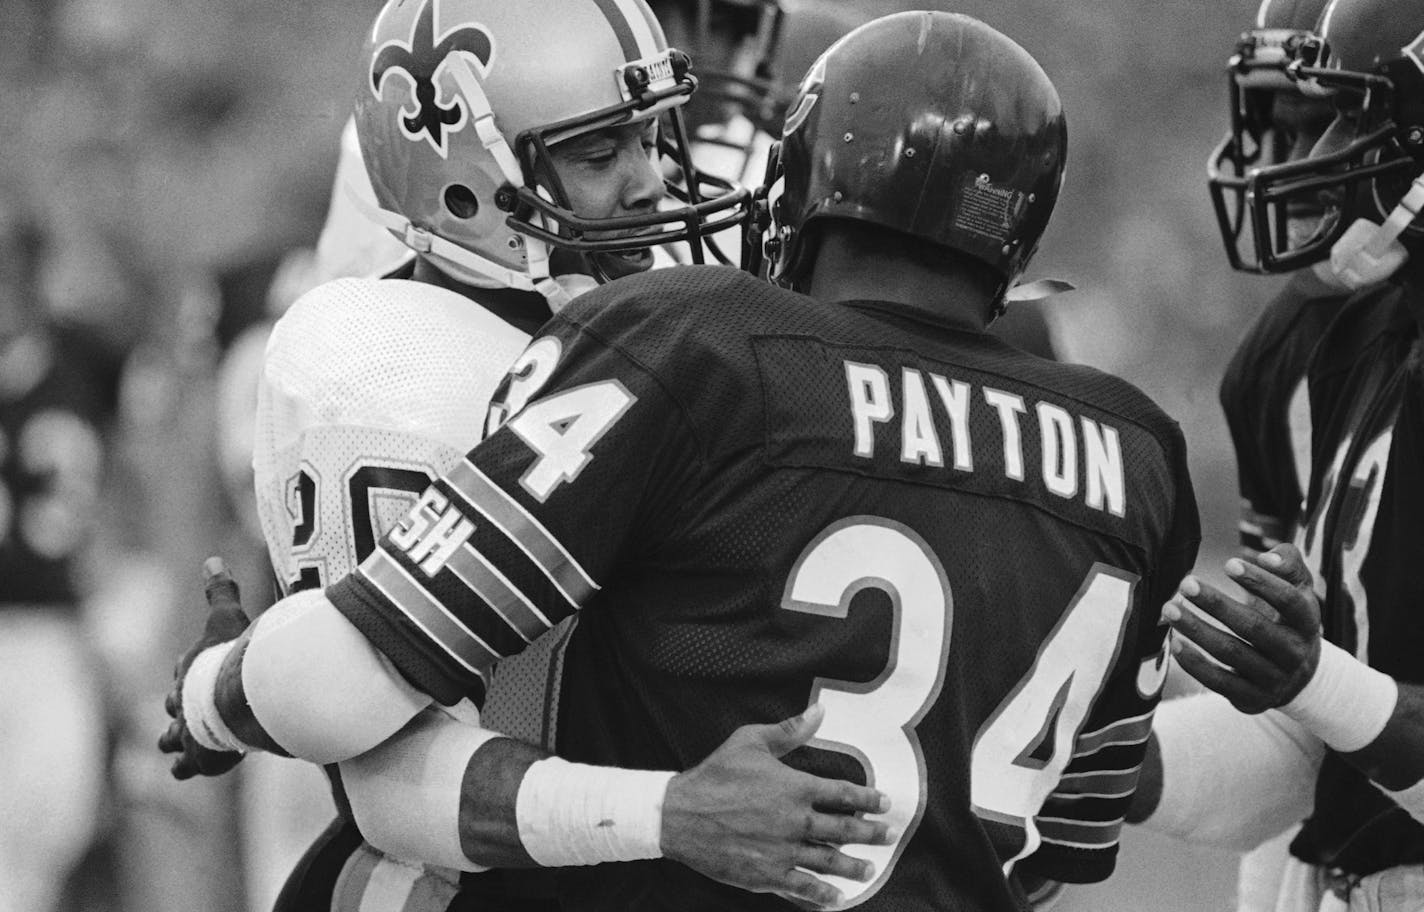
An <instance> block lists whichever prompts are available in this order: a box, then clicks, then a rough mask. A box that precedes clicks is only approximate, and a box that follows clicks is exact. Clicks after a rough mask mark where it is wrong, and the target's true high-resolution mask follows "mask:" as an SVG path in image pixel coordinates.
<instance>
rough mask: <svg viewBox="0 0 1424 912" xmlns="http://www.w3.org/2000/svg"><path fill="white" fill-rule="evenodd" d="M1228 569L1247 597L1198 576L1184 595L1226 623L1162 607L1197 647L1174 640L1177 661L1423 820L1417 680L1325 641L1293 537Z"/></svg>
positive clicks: (1423, 752)
mask: <svg viewBox="0 0 1424 912" xmlns="http://www.w3.org/2000/svg"><path fill="white" fill-rule="evenodd" d="M1226 573H1227V575H1228V576H1229V577H1231V578H1232V579H1233V580H1235V581H1236V582H1237V583H1238V584H1239V585H1240V586H1241V587H1242V589H1244V590H1245V592H1246V598H1245V599H1244V600H1238V599H1235V598H1233V597H1231V596H1229V595H1227V594H1225V593H1223V592H1221V591H1220V590H1218V589H1216V588H1215V587H1213V586H1211V585H1210V584H1208V583H1205V582H1202V581H1201V580H1199V579H1197V578H1195V577H1187V579H1185V580H1184V581H1183V582H1182V586H1181V595H1182V597H1183V599H1185V600H1186V601H1187V602H1190V603H1191V604H1192V605H1194V606H1196V607H1197V608H1199V609H1201V610H1202V611H1203V612H1205V613H1206V614H1207V615H1210V616H1211V617H1213V618H1215V619H1216V620H1218V621H1220V622H1221V623H1222V624H1224V625H1225V626H1226V628H1227V631H1229V632H1227V631H1222V630H1220V629H1218V628H1216V627H1215V626H1213V625H1211V624H1209V623H1208V622H1207V621H1206V620H1204V619H1202V618H1200V617H1198V616H1197V615H1196V614H1195V612H1193V611H1190V610H1185V609H1184V608H1183V607H1182V606H1180V605H1169V607H1168V608H1166V609H1164V615H1165V616H1166V617H1167V618H1168V620H1169V621H1170V623H1171V624H1172V626H1173V627H1174V628H1175V629H1177V630H1178V631H1180V632H1181V633H1182V634H1183V636H1184V637H1185V638H1186V639H1187V640H1190V641H1191V643H1192V644H1194V645H1195V646H1196V647H1197V648H1195V649H1194V648H1190V647H1186V646H1185V645H1184V644H1181V643H1179V644H1178V645H1177V648H1178V650H1179V651H1178V661H1179V662H1180V663H1181V665H1182V667H1183V668H1184V669H1186V670H1187V671H1188V672H1189V673H1190V674H1191V675H1192V676H1193V677H1195V678H1196V679H1197V680H1198V681H1200V682H1201V683H1202V684H1204V685H1206V686H1207V687H1209V688H1211V689H1212V690H1214V691H1216V692H1217V693H1220V694H1221V695H1222V696H1224V697H1226V698H1227V699H1228V700H1230V701H1231V703H1232V704H1233V705H1234V706H1235V707H1236V708H1237V709H1239V710H1241V711H1242V712H1245V713H1259V712H1263V711H1265V710H1267V709H1272V708H1279V709H1280V711H1281V712H1283V713H1284V714H1286V715H1287V716H1289V717H1291V718H1292V719H1295V720H1296V721H1297V722H1299V723H1300V724H1301V725H1303V726H1304V727H1305V728H1307V729H1309V730H1310V731H1311V732H1313V733H1314V734H1315V735H1316V736H1317V737H1319V738H1320V739H1321V740H1322V741H1324V742H1325V743H1326V744H1327V745H1329V746H1330V747H1331V748H1333V749H1334V750H1335V751H1337V752H1338V753H1340V754H1341V755H1342V756H1343V757H1344V759H1345V760H1347V761H1348V762H1350V763H1351V764H1353V765H1354V766H1355V767H1357V768H1358V769H1359V770H1360V771H1361V772H1363V773H1365V775H1367V776H1369V777H1370V779H1371V780H1373V781H1374V783H1375V784H1376V785H1377V786H1378V787H1379V788H1380V789H1381V790H1383V791H1384V792H1385V794H1387V795H1389V796H1390V797H1391V798H1393V799H1394V800H1395V801H1396V802H1398V803H1399V804H1400V806H1402V807H1404V808H1405V809H1406V810H1407V811H1409V813H1410V814H1411V815H1413V816H1414V817H1415V818H1416V819H1420V820H1424V687H1420V686H1418V685H1415V684H1408V683H1405V682H1401V681H1396V680H1395V679H1393V678H1391V677H1390V676H1389V675H1386V674H1384V673H1382V672H1380V671H1377V670H1376V669H1373V668H1370V667H1369V666H1368V665H1366V664H1365V663H1363V662H1361V661H1359V660H1357V659H1356V658H1355V657H1354V656H1352V655H1350V654H1349V653H1347V652H1345V651H1344V650H1342V649H1340V648H1339V647H1338V646H1335V645H1334V644H1332V643H1329V642H1326V641H1325V639H1324V638H1323V636H1322V635H1321V627H1320V602H1319V600H1318V599H1317V597H1316V596H1315V593H1314V591H1313V589H1312V586H1311V574H1310V571H1309V569H1307V568H1306V566H1305V561H1304V560H1303V558H1302V556H1301V554H1300V552H1299V551H1298V550H1297V549H1296V548H1295V547H1294V546H1292V545H1282V546H1280V547H1278V548H1274V549H1272V550H1271V551H1269V552H1267V553H1265V554H1263V555H1261V556H1260V557H1259V558H1257V559H1255V560H1253V561H1244V560H1231V561H1228V562H1227V563H1226ZM1233 634H1234V635H1233ZM1208 656H1210V657H1211V658H1212V659H1215V660H1216V661H1215V662H1213V661H1211V660H1209V659H1208V658H1207V657H1208ZM1217 663H1221V664H1224V665H1225V666H1226V667H1225V668H1223V667H1221V665H1219V664H1217Z"/></svg>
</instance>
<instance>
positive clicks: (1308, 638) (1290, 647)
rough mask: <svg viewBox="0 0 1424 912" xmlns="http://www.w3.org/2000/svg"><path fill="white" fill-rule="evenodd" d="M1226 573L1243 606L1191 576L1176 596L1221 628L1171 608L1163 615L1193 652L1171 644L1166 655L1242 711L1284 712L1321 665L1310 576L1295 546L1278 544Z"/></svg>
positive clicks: (1229, 565) (1317, 613)
mask: <svg viewBox="0 0 1424 912" xmlns="http://www.w3.org/2000/svg"><path fill="white" fill-rule="evenodd" d="M1225 569H1226V575H1227V576H1229V577H1231V579H1232V580H1234V581H1235V582H1236V583H1237V584H1238V585H1240V586H1241V588H1242V589H1244V590H1246V598H1245V600H1244V601H1241V600H1237V599H1235V598H1232V597H1231V596H1229V595H1226V594H1225V593H1223V592H1221V591H1220V590H1218V589H1216V588H1215V587H1213V586H1211V585H1209V584H1208V583H1204V582H1202V581H1201V580H1199V579H1197V578H1196V577H1193V576H1188V577H1187V578H1186V579H1185V580H1183V581H1182V585H1181V587H1180V589H1179V593H1180V597H1181V598H1183V599H1185V600H1186V601H1188V602H1190V603H1191V604H1193V605H1195V606H1196V607H1197V608H1200V609H1201V610H1202V611H1203V612H1205V613H1206V614H1208V615H1210V616H1211V617H1213V618H1215V619H1216V620H1218V621H1220V622H1221V623H1222V624H1224V625H1225V626H1226V628H1227V629H1226V630H1220V629H1218V628H1217V627H1214V626H1213V625H1212V624H1210V623H1209V622H1207V621H1206V620H1204V619H1202V618H1200V617H1198V616H1196V615H1195V614H1193V613H1192V612H1191V611H1189V610H1187V609H1186V608H1185V606H1182V605H1178V604H1174V603H1172V602H1169V603H1168V604H1167V606H1166V607H1164V608H1163V609H1162V616H1163V617H1164V618H1166V619H1167V622H1168V623H1169V624H1171V625H1172V628H1173V629H1174V630H1176V631H1177V633H1179V634H1181V635H1182V636H1183V637H1185V638H1186V639H1188V640H1190V641H1191V643H1192V644H1193V645H1195V646H1196V649H1193V648H1190V647H1187V646H1186V645H1185V644H1184V643H1183V642H1182V641H1181V639H1176V640H1175V641H1174V642H1173V644H1172V651H1173V652H1174V653H1175V654H1176V656H1177V662H1178V663H1179V664H1180V665H1181V666H1182V667H1183V668H1184V669H1186V670H1187V672H1188V673H1189V674H1190V675H1191V676H1192V677H1194V678H1196V679H1197V680H1198V681H1200V682H1201V683H1202V684H1205V685H1206V686H1207V687H1209V688H1211V689H1212V690H1214V691H1216V692H1217V693H1219V694H1221V695H1222V696H1223V697H1226V699H1228V700H1230V701H1231V704H1232V705H1233V706H1235V707H1236V708H1237V709H1239V710H1241V711H1242V712H1245V713H1259V712H1263V711H1265V710H1267V709H1273V708H1275V707H1279V706H1284V705H1285V704H1286V703H1289V702H1290V701H1291V700H1292V699H1294V698H1295V696H1296V695H1297V694H1299V693H1300V692H1301V690H1302V689H1303V688H1304V687H1305V685H1306V683H1307V682H1309V681H1310V679H1311V676H1312V675H1314V674H1315V668H1316V665H1318V664H1319V662H1320V642H1321V634H1320V602H1319V600H1318V599H1317V598H1316V596H1315V593H1314V591H1313V589H1312V588H1311V576H1310V570H1309V569H1307V568H1306V566H1305V561H1304V559H1303V558H1302V557H1301V554H1300V552H1299V551H1298V550H1296V548H1295V546H1294V545H1278V546H1276V547H1275V548H1272V549H1271V550H1270V551H1267V552H1265V553H1264V554H1260V555H1257V556H1256V557H1255V558H1254V560H1252V561H1245V560H1241V559H1238V558H1233V559H1231V560H1229V561H1227V562H1226V567H1225ZM1228 631H1229V632H1228ZM1198 650H1200V652H1199V651H1198ZM1203 653H1205V655H1203ZM1206 656H1210V657H1211V658H1212V659H1215V660H1216V661H1217V662H1220V663H1222V664H1223V665H1226V666H1228V667H1226V668H1222V667H1221V666H1220V665H1217V664H1214V663H1213V662H1212V661H1210V660H1209V659H1208V658H1206Z"/></svg>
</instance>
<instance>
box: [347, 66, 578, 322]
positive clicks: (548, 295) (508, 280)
mask: <svg viewBox="0 0 1424 912" xmlns="http://www.w3.org/2000/svg"><path fill="white" fill-rule="evenodd" d="M447 59H448V60H450V65H449V66H448V67H447V70H446V71H447V72H448V73H449V74H450V76H451V77H452V78H453V79H454V80H455V85H456V86H457V87H458V88H459V91H460V94H461V95H462V96H463V97H464V100H465V104H466V105H468V107H469V117H470V125H471V126H472V127H473V128H474V131H475V135H476V137H478V138H479V141H480V145H481V146H483V147H484V150H485V151H486V152H488V153H489V154H490V156H491V157H492V158H493V159H494V161H495V164H496V165H498V166H499V170H500V172H501V173H502V174H503V176H504V180H505V182H506V183H507V184H509V185H510V186H513V187H522V186H524V174H523V172H522V171H521V170H520V168H519V161H518V159H516V158H515V156H514V151H513V150H512V149H510V148H509V143H508V142H507V141H505V138H504V134H502V133H500V131H499V128H498V126H497V125H496V124H495V119H494V110H493V109H492V108H491V107H490V103H489V96H488V95H486V94H485V90H484V87H483V86H482V85H480V81H479V79H478V78H476V76H475V74H474V72H473V71H472V70H471V69H470V63H469V61H468V60H467V59H466V58H465V56H464V55H463V54H452V55H450V57H449V58H447ZM347 194H348V196H350V197H351V199H352V201H353V202H354V203H355V204H356V209H357V210H358V211H359V212H360V213H361V214H362V215H364V216H365V217H366V218H368V219H370V220H371V221H373V222H375V223H376V224H377V225H380V226H381V227H382V228H384V229H386V230H387V231H389V232H390V233H391V234H393V235H395V236H396V237H397V238H398V239H399V240H400V241H401V242H402V243H403V244H405V245H406V246H407V247H409V248H410V249H411V250H414V251H415V252H416V253H424V254H429V255H430V256H431V257H433V258H435V259H438V260H444V261H445V262H447V263H449V264H450V265H451V266H453V267H455V269H456V270H457V272H456V273H455V274H454V278H456V279H459V280H460V281H462V282H466V283H469V284H471V285H475V286H476V287H480V286H484V287H490V288H514V289H517V290H519V291H533V292H538V293H539V294H541V295H543V296H544V300H546V301H548V302H549V309H550V310H552V311H553V312H554V313H558V312H559V311H560V310H563V309H564V308H565V307H567V306H568V304H569V302H570V301H571V300H573V296H572V295H571V294H570V293H569V291H568V290H566V289H565V287H564V285H562V284H561V283H560V282H559V281H558V280H557V279H556V278H554V277H553V276H552V275H550V271H549V245H547V244H545V243H544V242H543V241H540V240H538V239H536V238H532V237H528V236H525V235H520V238H521V239H522V240H523V242H524V255H525V264H526V265H525V268H524V269H522V270H521V269H512V268H510V267H508V266H502V265H500V264H499V263H496V262H495V261H493V260H491V259H489V258H487V257H483V256H480V255H479V254H478V253H475V252H474V251H472V250H469V249H467V248H465V247H461V246H460V245H458V244H455V243H453V242H451V241H448V240H446V239H445V238H443V237H440V236H439V235H437V234H435V233H433V232H431V231H429V230H427V229H425V228H421V227H419V226H417V225H415V224H413V223H412V222H411V221H410V219H408V218H406V217H405V216H403V215H400V214H398V213H395V212H391V211H389V210H386V209H382V208H380V207H379V206H376V205H374V204H373V203H371V202H370V201H368V200H365V199H362V198H361V197H360V195H359V194H357V193H355V192H354V191H353V190H352V189H351V188H350V187H349V186H348V187H347Z"/></svg>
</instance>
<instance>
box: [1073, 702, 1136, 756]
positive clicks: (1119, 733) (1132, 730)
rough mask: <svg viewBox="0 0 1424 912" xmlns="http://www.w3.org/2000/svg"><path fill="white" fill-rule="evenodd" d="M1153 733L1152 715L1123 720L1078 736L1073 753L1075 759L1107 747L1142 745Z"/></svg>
mask: <svg viewBox="0 0 1424 912" xmlns="http://www.w3.org/2000/svg"><path fill="white" fill-rule="evenodd" d="M1151 731H1152V713H1150V712H1146V713H1143V714H1142V715H1140V716H1133V717H1132V718H1130V719H1121V720H1119V721H1117V722H1114V723H1113V724H1111V725H1108V726H1105V727H1103V728H1100V729H1098V730H1097V731H1095V732H1089V733H1087V734H1084V735H1079V736H1078V741H1077V745H1076V747H1075V749H1074V751H1073V756H1074V758H1078V757H1086V756H1088V755H1089V754H1095V753H1097V752H1098V751H1100V750H1102V749H1103V748H1106V747H1117V746H1120V745H1124V744H1141V743H1142V742H1143V741H1146V740H1147V736H1148V735H1149V734H1150V733H1151Z"/></svg>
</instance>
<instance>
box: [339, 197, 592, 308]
mask: <svg viewBox="0 0 1424 912" xmlns="http://www.w3.org/2000/svg"><path fill="white" fill-rule="evenodd" d="M347 193H348V195H349V196H350V198H351V202H352V204H353V205H354V206H355V207H356V209H357V211H359V212H360V213H361V214H362V215H363V216H365V217H366V218H367V219H370V220H371V221H372V222H374V223H375V224H377V225H379V226H381V227H382V228H384V229H386V230H387V231H389V232H390V233H391V234H393V235H395V236H396V238H397V239H399V240H400V242H401V243H403V244H405V245H406V246H407V247H409V248H410V249H411V250H414V251H415V252H416V253H421V254H429V255H430V256H431V257H433V258H435V259H438V260H444V261H445V262H447V263H449V264H451V265H452V266H455V267H456V268H457V269H458V270H459V272H458V273H456V274H455V276H454V277H455V278H456V279H459V280H460V281H462V282H465V283H467V284H470V285H474V286H475V287H477V288H479V287H484V288H514V289H517V290H519V291H534V292H538V293H539V294H541V295H543V296H544V299H545V300H546V301H548V302H549V309H550V310H552V311H553V312H554V313H558V312H559V311H560V310H563V309H564V308H565V307H567V306H568V304H569V302H570V301H571V300H573V298H572V297H571V296H570V294H569V293H568V291H566V290H565V288H564V286H563V285H562V284H560V283H559V280H558V279H556V278H555V277H553V276H550V275H549V274H548V267H549V258H548V251H547V249H546V248H545V246H544V244H542V243H541V242H539V241H534V240H531V239H526V242H527V246H526V249H527V250H528V251H529V252H530V254H531V256H530V257H529V268H528V270H520V269H511V268H510V267H508V266H501V265H500V264H499V263H496V262H495V261H494V260H491V259H488V258H487V257H482V256H480V255H479V254H478V253H475V252H474V251H472V250H468V249H466V248H464V247H461V246H460V245H459V244H456V243H453V242H452V241H448V240H446V239H445V238H443V237H441V236H440V235H438V234H434V233H432V232H430V231H427V230H425V229H424V228H420V227H418V226H416V225H414V224H412V223H411V221H410V219H408V218H406V217H405V216H403V215H400V214H399V213H396V212H391V211H390V210H389V209H382V208H380V207H379V206H376V205H374V204H372V203H371V202H369V201H368V200H365V199H362V198H361V196H360V194H358V193H356V192H355V191H354V190H353V189H351V188H350V187H349V186H348V187H347ZM533 248H538V250H539V252H540V253H541V254H542V256H540V257H538V258H537V259H536V258H535V257H534V256H533V255H532V254H533ZM536 266H538V267H539V268H538V269H537V270H536ZM541 272H542V275H541V274H540V273H541Z"/></svg>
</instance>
